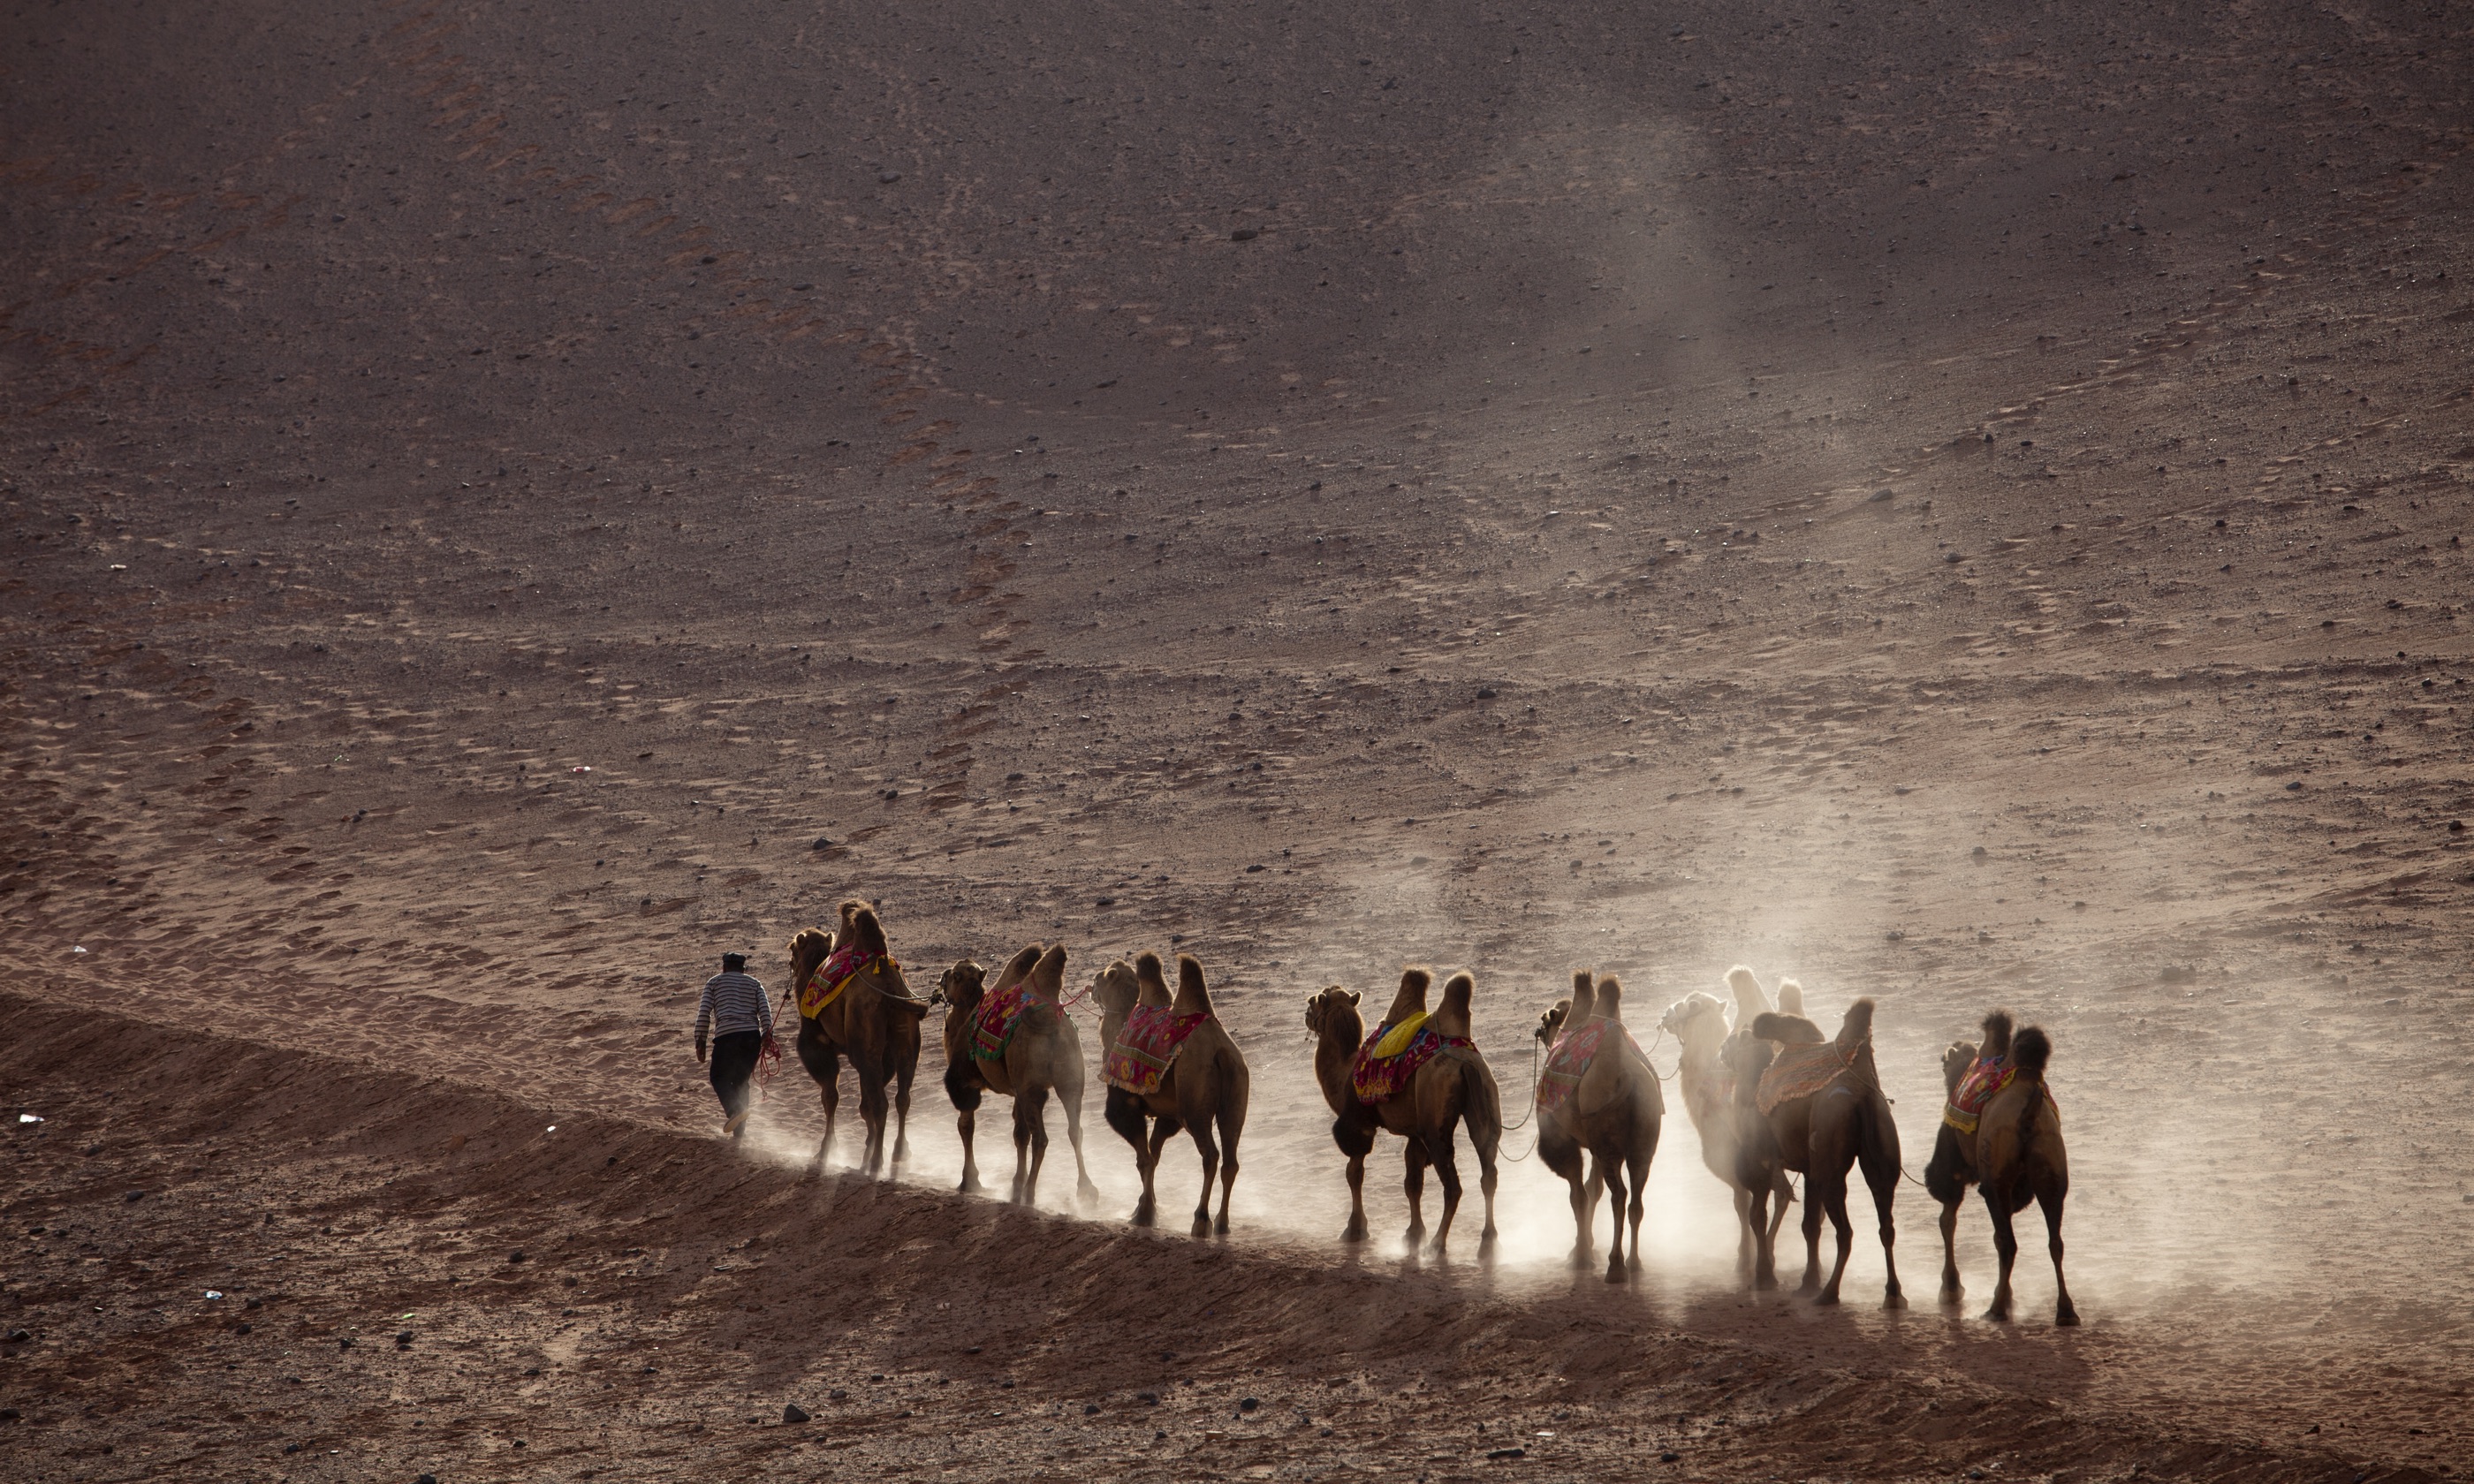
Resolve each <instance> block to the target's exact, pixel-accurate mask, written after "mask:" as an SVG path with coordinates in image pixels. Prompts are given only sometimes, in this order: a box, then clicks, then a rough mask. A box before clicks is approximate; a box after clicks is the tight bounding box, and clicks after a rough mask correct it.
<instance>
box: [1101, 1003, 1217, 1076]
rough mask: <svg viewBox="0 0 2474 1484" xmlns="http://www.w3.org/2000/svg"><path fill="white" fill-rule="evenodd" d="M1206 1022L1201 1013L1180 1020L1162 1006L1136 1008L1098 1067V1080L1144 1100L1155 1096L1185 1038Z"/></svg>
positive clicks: (1174, 1013)
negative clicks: (1137, 1095)
mask: <svg viewBox="0 0 2474 1484" xmlns="http://www.w3.org/2000/svg"><path fill="white" fill-rule="evenodd" d="M1210 1018H1211V1017H1210V1016H1208V1015H1204V1014H1201V1013H1197V1014H1195V1015H1183V1016H1181V1015H1178V1014H1177V1013H1176V1011H1174V1010H1172V1009H1170V1008H1169V1007H1168V1006H1166V1005H1136V1006H1135V1007H1134V1008H1133V1011H1132V1013H1131V1014H1129V1015H1128V1016H1127V1017H1126V1028H1125V1029H1124V1030H1122V1031H1119V1032H1118V1033H1117V1041H1116V1044H1114V1045H1112V1046H1110V1047H1109V1048H1108V1057H1107V1060H1106V1061H1105V1062H1104V1063H1102V1064H1101V1067H1100V1075H1101V1077H1102V1078H1103V1079H1104V1081H1106V1082H1107V1084H1108V1086H1110V1087H1112V1088H1123V1089H1126V1090H1127V1091H1128V1092H1133V1093H1138V1094H1141V1095H1142V1096H1145V1097H1148V1096H1150V1095H1151V1094H1152V1093H1154V1092H1157V1091H1158V1090H1159V1087H1160V1081H1161V1079H1163V1078H1165V1077H1166V1076H1167V1075H1168V1069H1169V1068H1170V1067H1171V1066H1174V1065H1176V1054H1177V1053H1178V1052H1179V1051H1182V1050H1184V1049H1185V1038H1187V1037H1188V1036H1191V1035H1193V1034H1194V1028H1195V1027H1196V1026H1198V1025H1201V1023H1202V1022H1203V1021H1205V1020H1208V1019H1210Z"/></svg>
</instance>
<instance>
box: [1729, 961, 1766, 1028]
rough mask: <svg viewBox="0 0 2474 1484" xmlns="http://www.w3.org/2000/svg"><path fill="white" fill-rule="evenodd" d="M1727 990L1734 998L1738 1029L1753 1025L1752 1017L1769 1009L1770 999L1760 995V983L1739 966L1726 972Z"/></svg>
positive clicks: (1748, 971)
mask: <svg viewBox="0 0 2474 1484" xmlns="http://www.w3.org/2000/svg"><path fill="white" fill-rule="evenodd" d="M1727 988H1728V989H1729V990H1730V991H1731V992H1733V993H1734V996H1735V1025H1736V1027H1737V1028H1738V1029H1740V1028H1742V1027H1744V1026H1747V1025H1750V1024H1752V1023H1753V1017H1755V1016H1757V1015H1759V1014H1760V1013H1761V1012H1762V1011H1765V1010H1767V1009H1769V1008H1770V997H1769V996H1768V995H1767V994H1764V993H1761V981H1759V980H1758V979H1756V978H1754V977H1753V971H1752V970H1751V969H1747V968H1745V967H1744V966H1743V965H1741V964H1737V965H1736V966H1735V967H1734V968H1733V969H1728V970H1727Z"/></svg>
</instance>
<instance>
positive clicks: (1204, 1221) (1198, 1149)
mask: <svg viewBox="0 0 2474 1484" xmlns="http://www.w3.org/2000/svg"><path fill="white" fill-rule="evenodd" d="M1185 1131H1186V1132H1187V1133H1188V1134H1191V1135H1193V1136H1194V1150H1195V1153H1197V1154H1199V1155H1201V1157H1202V1188H1201V1190H1200V1191H1198V1192H1197V1193H1196V1195H1195V1197H1194V1230H1193V1233H1192V1234H1193V1235H1196V1236H1209V1235H1210V1234H1211V1185H1212V1182H1213V1181H1214V1180H1217V1179H1218V1178H1219V1175H1220V1143H1219V1141H1218V1140H1217V1139H1214V1138H1213V1137H1211V1120H1210V1119H1209V1118H1197V1119H1195V1120H1194V1121H1193V1122H1192V1123H1190V1124H1188V1125H1186V1130H1185Z"/></svg>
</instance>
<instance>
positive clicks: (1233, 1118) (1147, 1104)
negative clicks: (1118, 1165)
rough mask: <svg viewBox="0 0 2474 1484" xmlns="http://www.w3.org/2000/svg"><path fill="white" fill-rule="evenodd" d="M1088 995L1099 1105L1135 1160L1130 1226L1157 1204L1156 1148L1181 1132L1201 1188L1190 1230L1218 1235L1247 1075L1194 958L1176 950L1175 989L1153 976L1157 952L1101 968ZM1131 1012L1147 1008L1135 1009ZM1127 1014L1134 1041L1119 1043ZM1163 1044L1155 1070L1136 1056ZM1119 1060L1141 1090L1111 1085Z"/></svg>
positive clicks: (1144, 1220) (1242, 1119) (1241, 1126)
mask: <svg viewBox="0 0 2474 1484" xmlns="http://www.w3.org/2000/svg"><path fill="white" fill-rule="evenodd" d="M1095 993H1096V994H1097V996H1098V998H1099V1001H1100V1009H1101V1012H1102V1016H1101V1020H1100V1044H1101V1046H1102V1047H1103V1048H1104V1052H1103V1055H1104V1057H1105V1058H1106V1059H1107V1061H1108V1065H1109V1066H1110V1068H1111V1070H1112V1076H1111V1080H1110V1082H1109V1086H1108V1089H1107V1092H1106V1094H1105V1096H1106V1102H1105V1103H1104V1113H1105V1116H1106V1117H1107V1120H1108V1127H1110V1128H1112V1129H1114V1130H1116V1131H1117V1133H1118V1134H1119V1135H1120V1136H1122V1137H1124V1138H1125V1140H1126V1142H1128V1143H1129V1144H1131V1145H1133V1146H1134V1164H1135V1167H1136V1168H1137V1169H1138V1170H1140V1171H1141V1173H1142V1177H1143V1194H1142V1199H1141V1200H1140V1201H1139V1202H1137V1203H1136V1204H1135V1206H1134V1216H1133V1222H1134V1225H1136V1226H1138V1227H1147V1226H1150V1225H1151V1224H1152V1221H1153V1220H1154V1219H1155V1215H1156V1212H1157V1209H1158V1203H1157V1200H1156V1198H1155V1195H1154V1192H1153V1189H1152V1179H1153V1177H1154V1176H1155V1175H1156V1174H1157V1173H1158V1171H1159V1160H1160V1151H1161V1149H1163V1148H1164V1147H1165V1146H1166V1145H1167V1143H1168V1141H1169V1139H1171V1138H1172V1137H1175V1136H1176V1133H1177V1131H1178V1130H1179V1129H1183V1130H1184V1131H1185V1132H1186V1133H1188V1134H1190V1135H1192V1136H1193V1137H1194V1147H1195V1149H1196V1151H1197V1152H1198V1153H1200V1154H1201V1156H1202V1193H1201V1196H1200V1197H1198V1198H1197V1203H1196V1205H1195V1208H1194V1234H1195V1235H1196V1236H1202V1235H1205V1234H1206V1233H1211V1232H1214V1231H1217V1232H1219V1233H1221V1234H1223V1235H1225V1234H1227V1232H1228V1197H1229V1193H1230V1192H1231V1191H1232V1190H1234V1189H1235V1188H1236V1185H1237V1139H1238V1136H1239V1135H1241V1134H1242V1133H1244V1132H1245V1128H1246V1104H1247V1099H1248V1095H1249V1089H1250V1088H1251V1086H1252V1077H1251V1074H1250V1073H1249V1071H1248V1070H1247V1067H1246V1057H1245V1054H1244V1053H1242V1052H1240V1051H1239V1050H1238V1049H1237V1042H1236V1041H1235V1040H1234V1039H1233V1038H1231V1037H1230V1036H1229V1034H1228V1028H1227V1027H1226V1026H1225V1025H1223V1024H1222V1023H1221V1022H1220V1017H1219V1015H1218V1014H1217V1013H1216V1012H1215V1011H1214V1010H1213V1009H1212V1005H1211V994H1210V991H1209V990H1208V988H1207V987H1206V986H1205V985H1204V983H1203V978H1202V965H1201V963H1199V962H1198V961H1196V959H1195V958H1194V957H1193V955H1191V954H1185V953H1180V954H1178V955H1177V959H1176V995H1175V996H1174V997H1172V996H1171V995H1170V993H1169V990H1168V984H1167V981H1166V980H1164V979H1163V978H1162V977H1161V975H1160V961H1159V955H1158V954H1156V953H1145V954H1143V955H1142V956H1141V957H1140V958H1138V959H1136V960H1135V961H1134V964H1133V967H1132V968H1130V969H1129V968H1128V967H1127V965H1126V963H1125V961H1124V960H1122V959H1120V960H1119V961H1117V962H1116V963H1113V964H1110V965H1109V966H1108V967H1107V969H1105V970H1104V972H1102V974H1101V975H1100V979H1099V983H1098V986H1097V989H1096V991H1095ZM1137 1010H1140V1011H1143V1012H1146V1014H1143V1015H1140V1016H1137V1015H1136V1011H1137ZM1128 1021H1138V1022H1140V1023H1138V1024H1137V1025H1135V1027H1134V1030H1135V1032H1136V1039H1137V1040H1139V1041H1142V1042H1143V1044H1141V1045H1136V1046H1131V1047H1128V1046H1122V1045H1121V1044H1120V1038H1121V1037H1123V1036H1124V1035H1125V1034H1126V1032H1127V1030H1128ZM1163 1050H1164V1051H1165V1053H1166V1059H1167V1061H1168V1065H1166V1066H1165V1067H1164V1068H1163V1067H1156V1066H1152V1065H1147V1064H1146V1061H1145V1060H1144V1059H1145V1058H1152V1060H1157V1059H1159V1058H1158V1057H1157V1056H1155V1054H1154V1053H1155V1052H1158V1051H1163ZM1121 1054H1122V1055H1123V1056H1124V1058H1125V1060H1124V1062H1123V1063H1122V1064H1121V1063H1120V1061H1119V1058H1120V1055H1121ZM1120 1065H1123V1066H1124V1067H1125V1069H1127V1070H1128V1072H1130V1073H1132V1074H1133V1075H1130V1076H1128V1079H1127V1080H1128V1081H1130V1082H1135V1083H1137V1084H1138V1085H1139V1084H1148V1087H1146V1088H1145V1089H1143V1090H1139V1091H1138V1090H1135V1089H1132V1088H1128V1087H1123V1086H1119V1085H1118V1083H1117V1082H1116V1080H1115V1079H1114V1076H1113V1071H1114V1069H1116V1068H1117V1067H1119V1066H1120ZM1215 1129H1216V1130H1217V1133H1218V1137H1217V1139H1216V1140H1215V1138H1214V1137H1213V1134H1214V1131H1215ZM1215 1177H1216V1178H1217V1179H1218V1180H1219V1182H1220V1215H1219V1217H1218V1218H1217V1219H1216V1220H1215V1219H1214V1218H1213V1217H1212V1214H1211V1184H1212V1181H1213V1179H1214V1178H1215Z"/></svg>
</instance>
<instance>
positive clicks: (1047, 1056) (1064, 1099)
mask: <svg viewBox="0 0 2474 1484" xmlns="http://www.w3.org/2000/svg"><path fill="white" fill-rule="evenodd" d="M986 978H987V971H986V970H985V969H982V968H981V966H980V965H978V964H976V963H974V962H972V961H971V960H969V959H963V960H961V961H960V962H958V963H957V964H955V965H954V967H953V968H951V969H946V970H945V974H944V977H943V979H942V980H941V981H940V982H939V983H938V985H937V987H936V993H937V995H938V997H940V998H942V999H943V1000H944V1002H945V1004H946V1007H947V1008H946V1011H945V1094H946V1095H947V1096H948V1097H950V1098H952V1099H953V1100H954V1109H955V1112H956V1114H957V1116H956V1119H955V1126H956V1128H957V1129H958V1131H959V1132H960V1134H961V1137H962V1185H961V1188H962V1189H963V1190H966V1191H972V1190H978V1189H980V1188H981V1185H980V1166H979V1162H978V1160H977V1159H976V1158H975V1156H974V1153H973V1149H972V1138H973V1135H974V1133H975V1132H976V1131H977V1129H978V1126H979V1108H980V1101H981V1098H982V1095H983V1094H985V1093H989V1092H996V1093H1001V1094H1003V1095H1005V1096H1007V1097H1010V1098H1012V1099H1013V1151H1014V1168H1013V1186H1012V1192H1011V1196H1012V1199H1013V1200H1015V1201H1017V1202H1019V1203H1021V1204H1023V1205H1026V1206H1028V1205H1031V1204H1032V1203H1033V1202H1035V1201H1036V1200H1037V1199H1038V1193H1039V1169H1040V1165H1041V1164H1042V1163H1043V1162H1045V1161H1046V1160H1047V1158H1048V1116H1047V1113H1048V1101H1049V1099H1050V1097H1051V1096H1054V1097H1055V1099H1056V1101H1057V1103H1058V1104H1060V1105H1061V1106H1062V1107H1063V1108H1064V1110H1065V1137H1066V1139H1067V1141H1068V1142H1070V1143H1071V1144H1072V1145H1073V1146H1074V1175H1075V1196H1076V1199H1077V1200H1079V1201H1081V1202H1086V1203H1087V1202H1089V1201H1092V1200H1096V1199H1097V1198H1098V1197H1099V1194H1100V1191H1099V1187H1098V1186H1096V1185H1092V1184H1091V1171H1090V1166H1088V1165H1087V1164H1085V1163H1084V1162H1083V1159H1082V1084H1083V1066H1082V1036H1081V1033H1080V1031H1079V1030H1078V1029H1077V1028H1076V1026H1075V1024H1074V1017H1073V1016H1071V1015H1069V1014H1068V1013H1067V1012H1066V1010H1065V1008H1064V1006H1063V1005H1062V1004H1061V1003H1059V999H1058V992H1059V991H1060V990H1061V989H1062V988H1063V986H1064V982H1065V947H1064V945H1062V944H1054V945H1045V946H1043V945H1040V944H1036V943H1034V944H1031V945H1027V946H1025V947H1024V948H1023V949H1022V950H1021V951H1020V952H1017V953H1016V954H1014V956H1013V957H1012V958H1010V959H1007V961H1006V964H1005V967H1004V968H1003V969H1001V970H999V972H998V974H997V982H996V983H995V984H993V985H990V984H988V983H987V982H986ZM1025 983H1027V984H1028V985H1029V986H1030V995H1031V1003H1030V1004H1029V1005H1028V1006H1027V1007H1026V1008H1025V1009H1024V1011H1023V1013H1022V1017H1021V1018H1020V1019H1019V1020H1017V1021H1016V1022H1015V1024H1014V1028H1013V1034H1012V1036H1011V1037H1010V1038H1009V1039H1008V1040H1007V1042H1006V1047H1005V1053H1004V1055H1003V1056H1000V1057H993V1058H988V1059H982V1058H980V1057H977V1056H974V1055H972V1054H971V1039H972V1022H973V1018H974V1017H975V1014H976V1012H977V1011H978V1010H979V1008H980V1002H981V1000H982V998H983V997H985V996H986V995H990V994H998V993H1004V992H1005V991H1007V990H1009V989H1011V988H1013V987H1014V986H1015V985H1016V984H1025Z"/></svg>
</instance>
